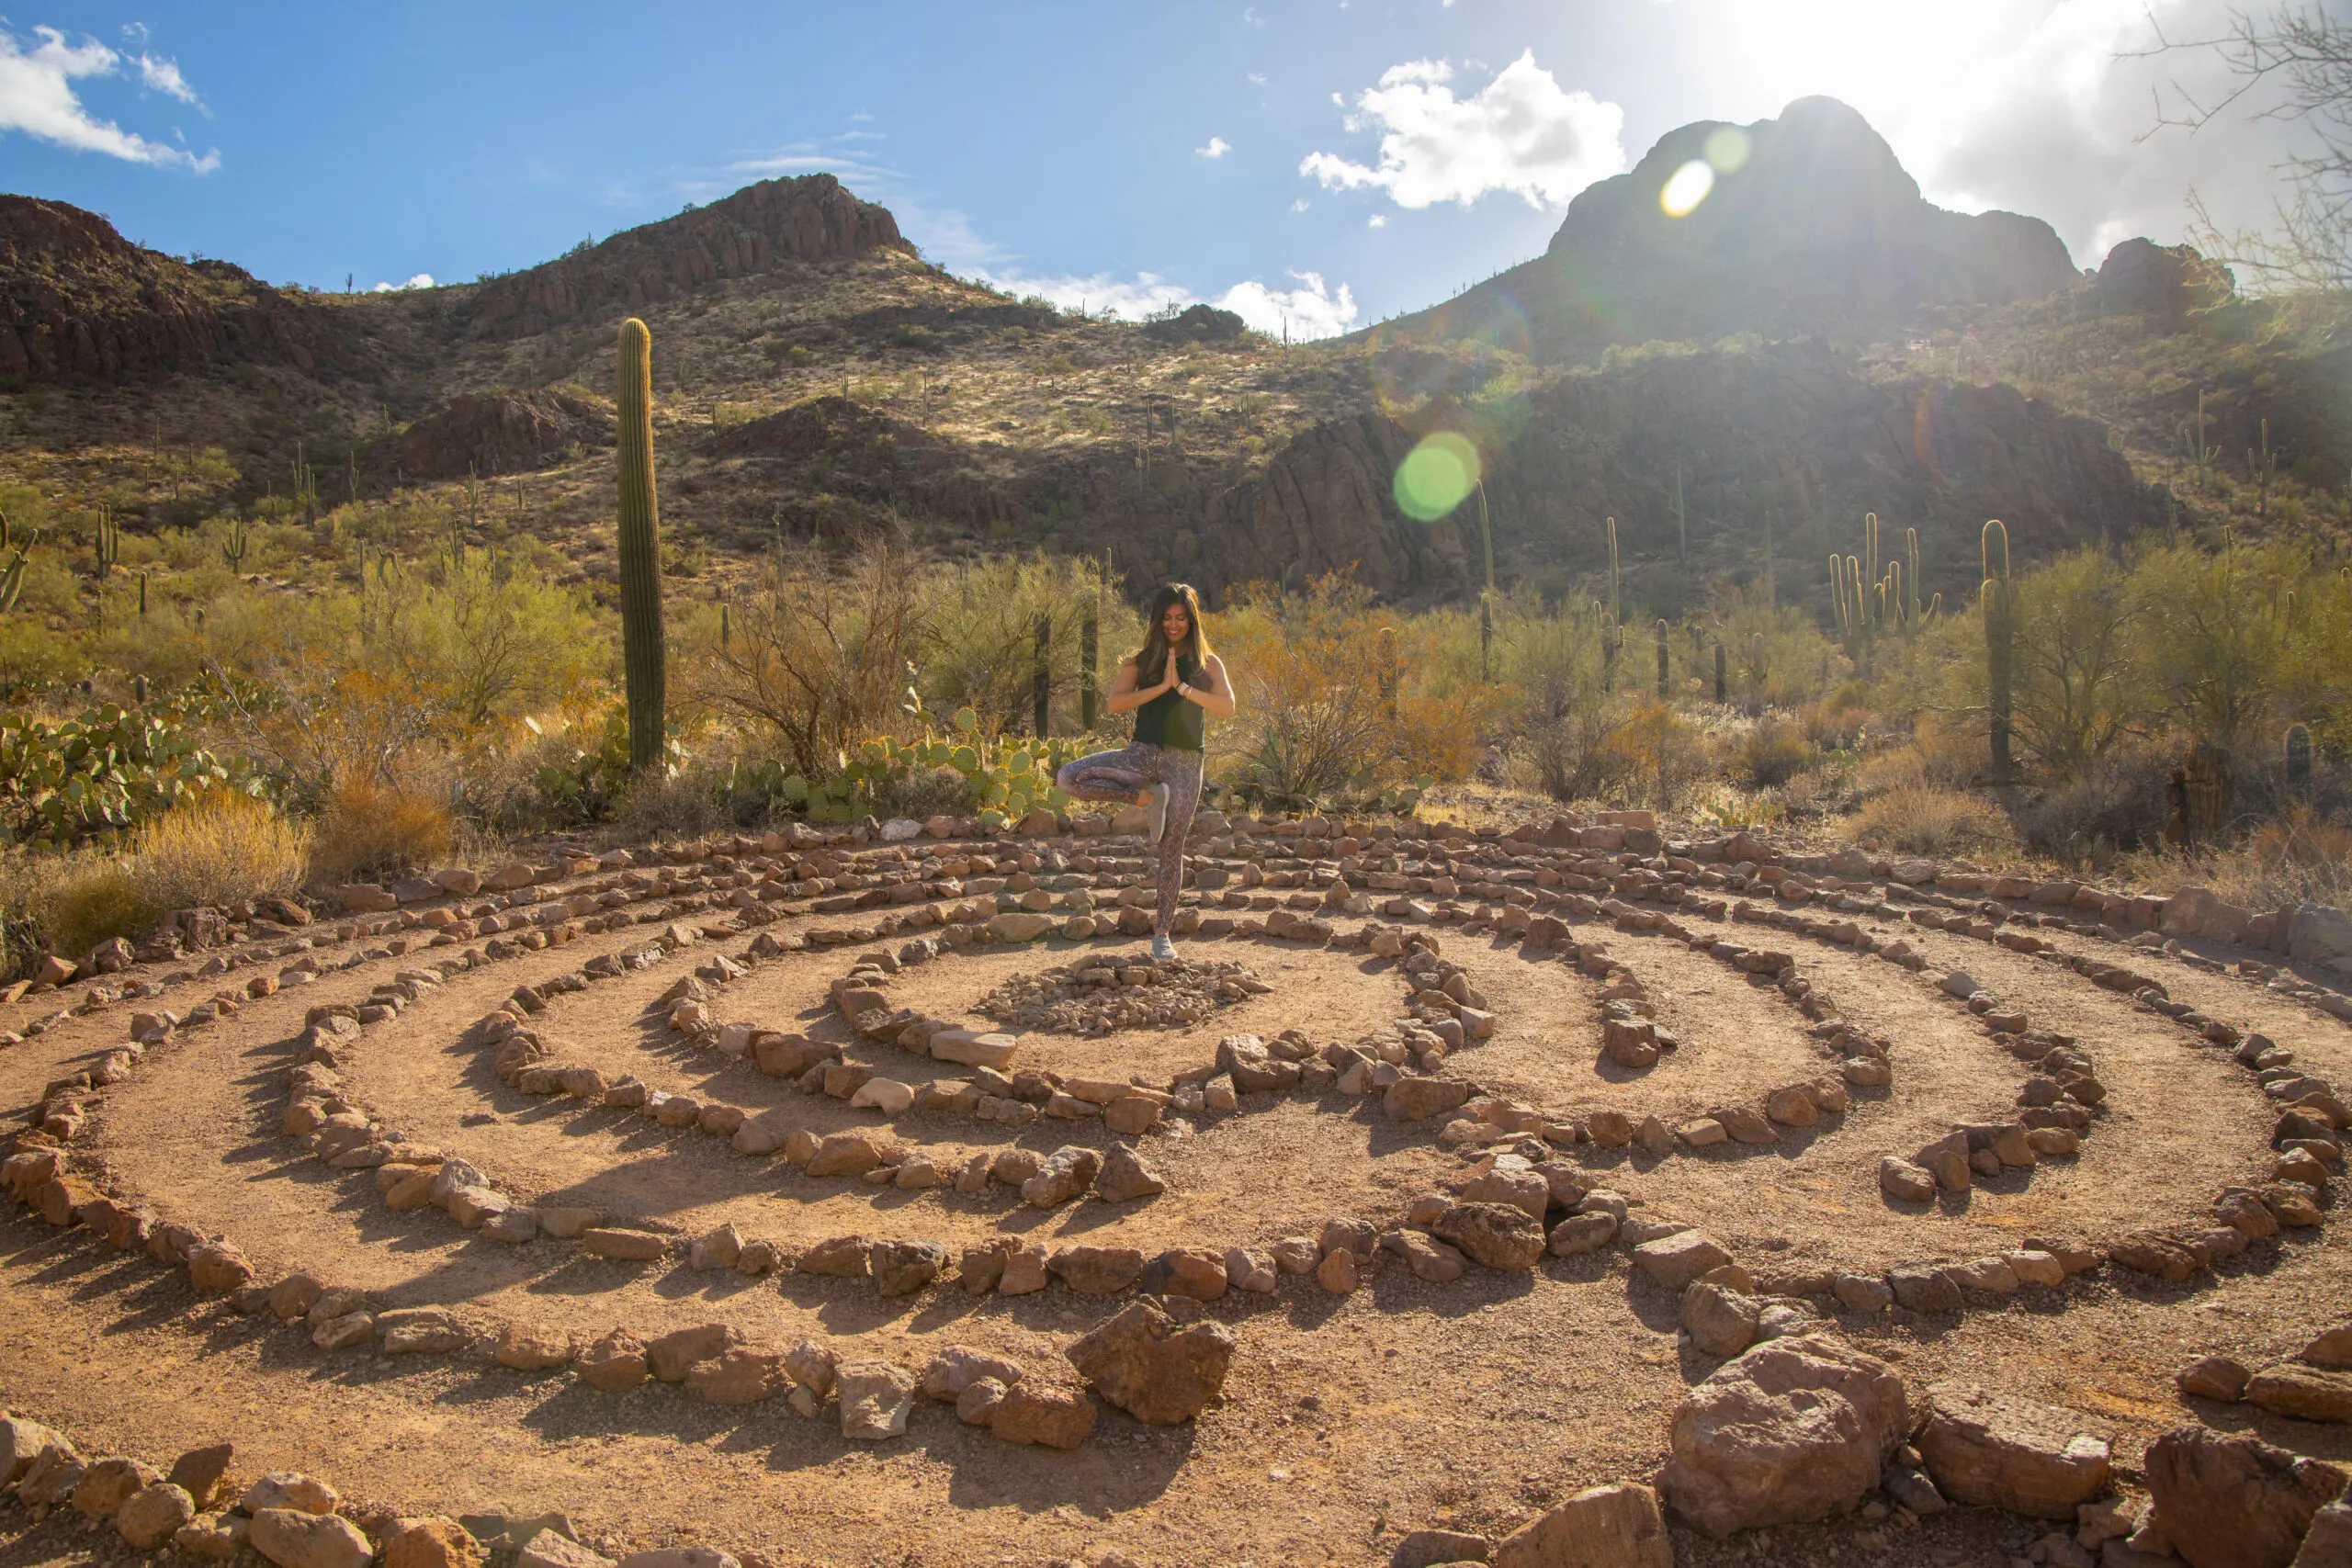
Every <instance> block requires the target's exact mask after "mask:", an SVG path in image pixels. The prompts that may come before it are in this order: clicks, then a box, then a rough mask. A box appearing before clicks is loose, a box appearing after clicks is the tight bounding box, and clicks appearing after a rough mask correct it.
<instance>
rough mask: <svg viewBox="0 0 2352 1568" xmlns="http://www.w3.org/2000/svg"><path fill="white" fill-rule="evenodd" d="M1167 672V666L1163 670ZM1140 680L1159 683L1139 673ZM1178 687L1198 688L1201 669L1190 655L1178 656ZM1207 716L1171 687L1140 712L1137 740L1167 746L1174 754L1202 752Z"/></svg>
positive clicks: (1137, 717) (1196, 705) (1155, 676)
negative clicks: (1177, 752) (1175, 752)
mask: <svg viewBox="0 0 2352 1568" xmlns="http://www.w3.org/2000/svg"><path fill="white" fill-rule="evenodd" d="M1162 668H1163V669H1164V668H1166V666H1164V665H1163V666H1162ZM1136 678H1137V679H1138V680H1145V679H1148V680H1152V681H1155V682H1156V681H1157V680H1158V679H1159V677H1158V676H1157V675H1150V674H1148V673H1147V672H1145V671H1137V672H1136ZM1176 682H1177V685H1183V686H1198V685H1200V684H1201V683H1202V682H1201V667H1200V665H1199V664H1198V663H1197V662H1196V661H1195V660H1193V658H1192V657H1191V656H1190V655H1188V654H1182V653H1179V654H1178V655H1177V656H1176ZM1206 717H1207V716H1206V715H1205V714H1204V712H1203V711H1202V709H1201V705H1200V704H1198V703H1196V702H1193V700H1192V699H1191V698H1189V697H1187V696H1185V695H1184V694H1183V693H1182V692H1180V691H1178V690H1176V688H1175V686H1170V688H1169V689H1168V690H1166V691H1164V692H1162V693H1160V694H1159V695H1158V696H1156V697H1154V698H1152V699H1151V701H1149V702H1148V703H1146V704H1144V705H1143V706H1141V707H1139V708H1137V709H1136V742H1137V743H1138V744H1141V745H1147V746H1165V747H1167V748H1168V749H1169V750H1173V751H1199V750H1204V747H1203V745H1202V734H1203V731H1204V728H1206V725H1205V720H1206Z"/></svg>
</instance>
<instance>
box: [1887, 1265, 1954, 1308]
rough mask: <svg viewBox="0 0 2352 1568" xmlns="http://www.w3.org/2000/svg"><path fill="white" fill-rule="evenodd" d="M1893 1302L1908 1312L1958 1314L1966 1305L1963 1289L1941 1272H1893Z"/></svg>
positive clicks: (1889, 1279)
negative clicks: (1962, 1293)
mask: <svg viewBox="0 0 2352 1568" xmlns="http://www.w3.org/2000/svg"><path fill="white" fill-rule="evenodd" d="M1886 1278H1887V1283H1888V1284H1890V1285H1892V1286H1893V1287H1894V1302H1895V1304H1896V1305H1897V1306H1900V1307H1902V1308H1904V1309H1905V1311H1908V1312H1958V1311H1959V1310H1960V1309H1961V1308H1962V1306H1963V1305H1964V1304H1966V1303H1965V1301H1964V1299H1963V1298H1962V1295H1961V1293H1960V1287H1959V1286H1958V1285H1957V1284H1955V1283H1953V1281H1952V1278H1951V1275H1949V1274H1947V1273H1945V1272H1944V1271H1943V1270H1942V1269H1889V1270H1887V1275H1886Z"/></svg>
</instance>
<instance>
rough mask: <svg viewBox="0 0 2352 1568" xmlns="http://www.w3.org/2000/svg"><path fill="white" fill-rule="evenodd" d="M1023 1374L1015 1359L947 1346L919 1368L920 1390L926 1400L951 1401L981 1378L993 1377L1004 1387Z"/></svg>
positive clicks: (1009, 1385) (969, 1348)
mask: <svg viewBox="0 0 2352 1568" xmlns="http://www.w3.org/2000/svg"><path fill="white" fill-rule="evenodd" d="M1023 1375H1025V1374H1024V1373H1023V1370H1022V1366H1021V1363H1020V1362H1018V1361H1008V1360H1006V1359H1004V1358H1003V1357H1001V1356H991V1355H989V1353H988V1352H987V1351H985V1350H975V1349H973V1348H971V1347H969V1346H967V1345H950V1346H949V1347H948V1348H946V1349H944V1350H942V1351H941V1352H940V1353H939V1354H938V1355H936V1356H934V1357H933V1358H932V1362H931V1365H930V1366H928V1367H925V1368H924V1369H923V1374H922V1393H923V1397H924V1398H926V1399H944V1400H947V1401H949V1402H951V1403H952V1402H954V1401H955V1400H956V1399H959V1398H961V1397H962V1396H963V1393H964V1391H965V1390H966V1389H967V1388H969V1387H971V1386H972V1384H973V1383H974V1382H978V1380H979V1379H981V1378H994V1379H996V1381H997V1382H1000V1383H1001V1384H1003V1385H1004V1386H1005V1387H1006V1388H1011V1387H1012V1386H1013V1385H1014V1384H1016V1383H1018V1382H1020V1381H1021V1380H1022V1378H1023Z"/></svg>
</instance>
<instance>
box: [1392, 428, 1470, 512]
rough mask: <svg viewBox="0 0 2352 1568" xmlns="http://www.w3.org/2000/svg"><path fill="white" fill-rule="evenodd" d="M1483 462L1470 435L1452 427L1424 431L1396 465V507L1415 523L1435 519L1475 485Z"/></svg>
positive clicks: (1460, 499)
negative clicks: (1433, 431)
mask: <svg viewBox="0 0 2352 1568" xmlns="http://www.w3.org/2000/svg"><path fill="white" fill-rule="evenodd" d="M1484 468H1485V465H1484V464H1482V463H1481V462H1480V461H1479V459H1478V448H1477V447H1476V446H1473V445H1471V442H1470V438H1469V437H1468V436H1466V435H1464V434H1459V433H1458V432H1455V431H1452V430H1441V431H1438V432H1436V433H1435V434H1430V435H1425V436H1423V437H1422V438H1421V442H1420V445H1419V446H1415V447H1414V448H1413V449H1412V450H1411V451H1410V452H1408V453H1406V454H1405V460H1404V461H1403V462H1401V463H1399V464H1397V510H1398V511H1400V512H1402V513H1404V514H1405V515H1406V516H1408V517H1410V518H1412V519H1413V520H1414V521H1415V522H1417V523H1434V522H1436V521H1437V520H1438V519H1439V518H1441V517H1442V516H1444V515H1445V514H1446V513H1449V512H1452V511H1453V509H1454V508H1455V507H1457V506H1459V505H1461V504H1462V502H1463V501H1464V498H1466V497H1467V496H1468V495H1469V493H1470V492H1471V491H1474V490H1476V488H1477V487H1478V479H1479V475H1480V474H1481V473H1482V472H1483V471H1484Z"/></svg>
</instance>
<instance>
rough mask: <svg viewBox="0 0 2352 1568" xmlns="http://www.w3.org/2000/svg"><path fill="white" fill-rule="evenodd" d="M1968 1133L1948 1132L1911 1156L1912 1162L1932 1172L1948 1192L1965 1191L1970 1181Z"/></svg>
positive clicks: (1937, 1183) (1937, 1182)
mask: <svg viewBox="0 0 2352 1568" xmlns="http://www.w3.org/2000/svg"><path fill="white" fill-rule="evenodd" d="M1968 1154H1969V1150H1968V1134H1965V1133H1959V1132H1953V1133H1947V1134H1944V1135H1943V1136H1942V1137H1940V1138H1938V1139H1937V1140H1936V1141H1935V1142H1934V1143H1932V1144H1929V1145H1927V1146H1926V1147H1924V1148H1922V1149H1921V1150H1920V1151H1919V1152H1918V1153H1917V1154H1916V1155H1914V1156H1911V1163H1912V1164H1914V1165H1916V1166H1917V1167H1919V1168H1921V1169H1923V1170H1927V1171H1928V1172H1931V1173H1932V1174H1933V1175H1934V1177H1935V1179H1936V1185H1937V1186H1939V1187H1940V1188H1942V1189H1943V1190H1945V1191H1947V1192H1965V1191H1967V1190H1968V1188H1969V1182H1970V1174H1969V1173H1970V1170H1971V1167H1970V1165H1969V1163H1968Z"/></svg>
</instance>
